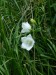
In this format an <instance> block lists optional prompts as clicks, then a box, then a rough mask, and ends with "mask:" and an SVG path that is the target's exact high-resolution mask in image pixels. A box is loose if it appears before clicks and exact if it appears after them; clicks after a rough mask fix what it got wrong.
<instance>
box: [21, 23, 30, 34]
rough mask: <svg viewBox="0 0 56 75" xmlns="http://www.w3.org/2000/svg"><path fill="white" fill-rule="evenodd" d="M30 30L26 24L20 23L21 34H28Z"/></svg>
mask: <svg viewBox="0 0 56 75" xmlns="http://www.w3.org/2000/svg"><path fill="white" fill-rule="evenodd" d="M30 30H31V26H30V24H29V23H28V22H23V23H22V30H21V33H28V32H30Z"/></svg>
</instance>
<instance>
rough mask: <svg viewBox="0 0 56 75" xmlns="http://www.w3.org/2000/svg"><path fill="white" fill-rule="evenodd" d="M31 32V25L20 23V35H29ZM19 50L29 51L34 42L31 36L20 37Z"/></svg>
mask: <svg viewBox="0 0 56 75" xmlns="http://www.w3.org/2000/svg"><path fill="white" fill-rule="evenodd" d="M30 30H31V25H30V24H29V23H28V22H23V23H22V30H21V33H29V32H30ZM21 42H22V44H21V48H23V49H26V50H28V51H29V50H31V49H32V47H33V45H34V43H35V41H34V39H33V38H32V36H31V34H29V35H27V36H24V37H21Z"/></svg>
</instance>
